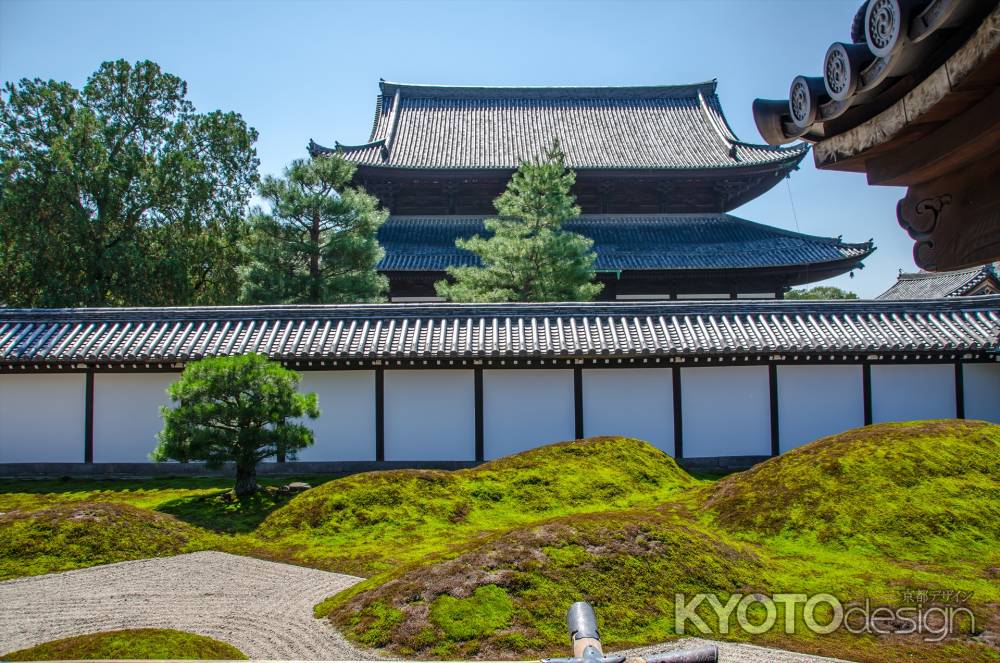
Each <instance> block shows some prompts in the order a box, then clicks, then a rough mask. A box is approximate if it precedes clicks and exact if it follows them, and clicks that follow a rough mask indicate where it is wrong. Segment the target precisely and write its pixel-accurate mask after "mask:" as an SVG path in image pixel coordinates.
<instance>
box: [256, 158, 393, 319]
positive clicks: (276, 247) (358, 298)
mask: <svg viewBox="0 0 1000 663" xmlns="http://www.w3.org/2000/svg"><path fill="white" fill-rule="evenodd" d="M354 170H355V167H354V165H353V164H351V163H350V162H348V161H346V160H345V159H344V158H343V157H341V156H339V155H336V154H334V155H330V156H324V157H321V158H318V159H313V160H302V159H299V160H296V161H293V162H292V164H291V165H290V166H289V167H288V168H286V169H285V173H284V177H282V178H277V177H270V176H268V177H265V178H264V181H263V182H262V183H261V187H260V195H261V197H263V198H264V199H266V200H267V201H268V202H269V203H270V205H271V212H270V213H269V214H268V213H264V212H261V211H258V213H257V214H256V215H255V216H254V217H253V219H252V228H253V231H252V236H253V238H252V240H251V242H250V254H251V260H250V265H249V267H247V268H245V269H244V288H243V299H244V300H245V301H247V302H252V303H264V304H278V303H288V304H300V303H308V304H328V303H353V302H371V301H378V300H379V299H380V298H381V297H382V294H383V293H384V292H385V290H386V288H387V287H388V281H387V280H386V278H385V277H384V276H382V275H381V274H379V273H378V272H377V271H375V265H376V264H377V263H378V261H379V260H381V258H382V255H383V252H382V249H381V247H380V246H379V244H378V240H377V238H376V233H377V232H378V228H379V226H381V225H382V223H383V222H384V221H385V218H386V216H387V214H386V212H385V211H384V210H382V209H381V208H380V207H379V204H378V200H377V199H376V198H375V197H373V196H371V195H369V194H367V193H365V191H364V190H363V189H360V188H355V187H351V186H349V185H350V182H351V177H353V175H354Z"/></svg>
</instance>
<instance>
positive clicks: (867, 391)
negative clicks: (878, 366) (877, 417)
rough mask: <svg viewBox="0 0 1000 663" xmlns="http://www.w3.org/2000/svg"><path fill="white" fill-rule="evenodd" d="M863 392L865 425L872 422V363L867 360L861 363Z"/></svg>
mask: <svg viewBox="0 0 1000 663" xmlns="http://www.w3.org/2000/svg"><path fill="white" fill-rule="evenodd" d="M861 393H862V395H863V397H864V400H865V426H871V423H872V365H871V364H869V363H868V362H867V361H866V362H865V363H863V364H862V365H861Z"/></svg>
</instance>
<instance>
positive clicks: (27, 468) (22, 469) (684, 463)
mask: <svg viewBox="0 0 1000 663" xmlns="http://www.w3.org/2000/svg"><path fill="white" fill-rule="evenodd" d="M767 459H768V456H717V457H712V458H682V459H681V460H680V461H678V464H679V465H680V466H681V467H683V468H684V469H686V470H688V471H689V472H703V473H706V474H728V473H730V472H735V471H739V470H745V469H747V468H749V467H751V466H753V465H755V464H757V463H759V462H761V461H764V460H767ZM476 465H477V463H475V462H473V461H395V460H386V461H380V462H379V461H367V460H366V461H314V462H311V461H295V462H289V463H261V464H260V465H258V466H257V475H258V476H263V477H278V476H304V475H332V476H347V475H350V474H358V473H360V472H373V471H377V470H402V469H434V470H460V469H462V468H466V467H475V466H476ZM233 474H234V469H233V467H232V466H231V465H225V466H223V467H222V468H220V469H216V470H210V469H208V468H207V467H205V465H204V464H202V463H89V464H88V463H0V478H4V479H59V478H62V477H70V478H74V479H141V478H153V477H211V476H232V475H233Z"/></svg>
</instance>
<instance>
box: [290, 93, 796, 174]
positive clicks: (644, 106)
mask: <svg viewBox="0 0 1000 663" xmlns="http://www.w3.org/2000/svg"><path fill="white" fill-rule="evenodd" d="M379 85H380V88H381V94H380V95H379V96H378V99H377V101H376V105H375V119H374V123H373V126H372V132H371V137H370V138H369V141H368V142H367V143H365V144H363V145H342V144H340V143H337V144H336V146H335V147H333V148H327V147H323V146H321V145H317V144H316V143H313V142H310V145H309V149H310V152H311V153H312V154H313V156H316V155H318V154H323V153H328V152H332V151H335V150H336V151H340V152H341V153H342V154H343V155H344V156H345V157H346V158H347V159H349V160H351V161H353V162H355V163H358V164H364V165H369V166H378V167H383V168H402V169H513V168H516V167H517V166H518V165H519V163H520V162H521V161H522V160H526V159H531V158H535V157H539V156H541V154H542V152H543V150H544V149H545V147H546V146H547V145H548V144H550V143H551V141H552V139H553V138H559V140H560V141H561V143H562V147H563V150H564V151H565V152H566V155H567V161H568V165H569V166H570V167H571V168H574V169H576V170H581V169H639V170H641V169H658V170H663V169H666V170H678V169H681V170H684V169H719V168H740V167H747V166H751V167H752V166H760V165H768V164H775V165H787V166H788V167H791V166H792V165H794V164H797V163H798V162H799V161H800V160H801V159H802V157H803V156H804V155H805V153H806V152H807V150H808V148H807V147H805V146H802V145H798V146H793V147H788V148H779V147H772V146H767V145H752V144H749V143H744V142H742V141H740V140H738V139H737V138H736V136H735V135H734V134H733V132H732V130H731V129H730V127H729V125H728V124H727V122H726V119H725V117H724V116H723V113H722V107H721V106H720V104H719V98H718V96H717V95H716V92H715V89H716V83H715V81H710V82H706V83H696V84H692V85H670V86H650V87H450V86H437V85H408V84H401V83H390V82H388V81H382V82H380V84H379Z"/></svg>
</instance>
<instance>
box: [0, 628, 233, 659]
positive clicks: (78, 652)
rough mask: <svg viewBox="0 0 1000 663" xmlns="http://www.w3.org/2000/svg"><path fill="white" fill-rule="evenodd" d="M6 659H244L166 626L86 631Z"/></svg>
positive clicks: (213, 642)
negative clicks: (101, 631) (100, 631)
mask: <svg viewBox="0 0 1000 663" xmlns="http://www.w3.org/2000/svg"><path fill="white" fill-rule="evenodd" d="M3 659H4V660H6V661H60V660H62V661H67V660H84V661H86V660H96V659H106V660H113V659H161V660H162V659H203V660H244V659H246V656H245V655H244V654H243V652H241V651H240V650H239V649H237V648H236V647H233V646H232V645H230V644H227V643H225V642H219V641H218V640H213V639H212V638H209V637H206V636H204V635H197V634H195V633H185V632H184V631H174V630H172V629H165V628H138V629H126V630H123V631H107V632H104V633H88V634H87V635H77V636H73V637H71V638H63V639H62V640H53V641H52V642H46V643H44V644H41V645H36V646H34V647H31V648H29V649H22V650H20V651H16V652H11V653H10V654H4V655H3Z"/></svg>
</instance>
